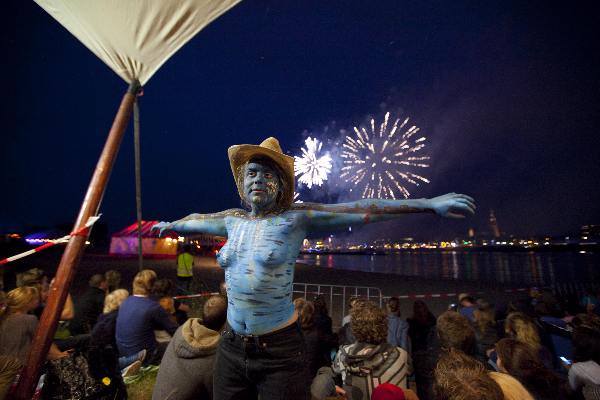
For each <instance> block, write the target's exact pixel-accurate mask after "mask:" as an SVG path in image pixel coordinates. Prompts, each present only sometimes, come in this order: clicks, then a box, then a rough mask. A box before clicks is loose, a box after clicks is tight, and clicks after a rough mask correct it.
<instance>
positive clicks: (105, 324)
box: [91, 289, 129, 350]
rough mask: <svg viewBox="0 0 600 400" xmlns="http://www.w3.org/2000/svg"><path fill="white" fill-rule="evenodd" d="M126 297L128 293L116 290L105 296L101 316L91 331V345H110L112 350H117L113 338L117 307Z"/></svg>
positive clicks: (123, 290)
mask: <svg viewBox="0 0 600 400" xmlns="http://www.w3.org/2000/svg"><path fill="white" fill-rule="evenodd" d="M127 297H129V292H128V291H127V290H125V289H117V290H115V291H113V292H110V293H109V294H108V295H106V298H105V299H104V309H103V310H102V314H101V315H100V316H99V317H98V322H96V325H94V328H93V329H92V340H91V343H92V344H94V345H96V346H108V345H110V346H112V348H113V349H115V350H116V349H117V341H116V338H115V330H116V325H117V315H118V313H119V307H120V306H121V304H122V303H123V302H124V301H125V299H126V298H127Z"/></svg>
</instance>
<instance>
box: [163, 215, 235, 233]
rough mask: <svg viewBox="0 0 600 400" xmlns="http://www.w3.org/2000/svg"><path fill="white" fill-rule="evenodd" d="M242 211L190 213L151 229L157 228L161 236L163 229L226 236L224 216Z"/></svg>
mask: <svg viewBox="0 0 600 400" xmlns="http://www.w3.org/2000/svg"><path fill="white" fill-rule="evenodd" d="M242 213H244V210H239V209H231V210H226V211H221V212H218V213H214V214H190V215H188V216H187V217H184V218H181V219H179V220H177V221H174V222H160V223H158V224H156V225H154V226H153V227H152V229H159V230H160V235H161V236H162V234H163V233H164V232H165V231H173V232H177V233H207V234H209V235H218V236H225V237H227V229H226V227H225V217H227V216H229V215H232V216H234V215H241V214H242Z"/></svg>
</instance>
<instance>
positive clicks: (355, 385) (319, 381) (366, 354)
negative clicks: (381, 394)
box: [311, 301, 412, 400]
mask: <svg viewBox="0 0 600 400" xmlns="http://www.w3.org/2000/svg"><path fill="white" fill-rule="evenodd" d="M350 316H351V324H352V331H353V333H354V335H355V336H356V341H355V342H354V343H352V344H350V345H343V346H340V350H339V351H338V353H337V355H336V357H335V360H334V361H333V368H332V371H331V373H330V372H329V371H323V368H321V369H320V370H319V373H318V375H317V376H316V377H315V379H314V380H313V383H312V385H311V394H312V395H313V396H314V397H316V398H318V399H323V398H325V397H327V396H333V395H335V393H336V392H337V393H341V392H345V393H346V394H347V395H348V396H351V397H350V398H351V399H352V400H362V399H364V400H368V399H370V398H371V395H372V391H373V389H374V388H376V387H377V386H378V385H380V384H382V383H392V384H394V385H396V386H398V387H400V388H402V389H406V388H407V387H408V375H410V374H411V373H412V366H411V362H410V356H409V355H408V352H407V351H406V350H404V349H402V348H400V347H396V346H392V345H390V344H388V343H386V340H387V334H388V327H387V316H386V315H385V312H384V311H383V310H381V309H380V308H379V307H377V306H376V305H375V304H373V303H372V302H368V301H366V302H364V303H362V304H360V305H355V306H353V307H352V310H351V311H350ZM336 376H341V380H342V385H343V387H342V388H339V387H337V388H336V387H335V386H334V385H333V383H332V380H333V381H335V378H336ZM332 388H333V391H332V390H331V389H332ZM340 389H342V390H340Z"/></svg>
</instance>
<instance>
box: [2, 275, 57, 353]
mask: <svg viewBox="0 0 600 400" xmlns="http://www.w3.org/2000/svg"><path fill="white" fill-rule="evenodd" d="M39 298H40V297H39V293H38V290H37V289H36V288H34V287H30V286H23V287H18V288H16V289H13V290H11V291H10V292H8V293H7V294H6V298H5V300H4V303H3V305H2V307H0V354H2V355H4V356H12V357H14V358H16V359H18V360H19V361H20V362H21V363H23V364H24V363H25V361H26V358H27V354H28V353H29V348H30V347H31V342H32V341H33V337H34V336H35V331H36V329H37V325H38V319H37V317H36V316H35V315H32V314H30V312H32V311H33V310H35V309H36V308H37V306H38V305H39ZM67 355H68V353H67V352H62V351H60V350H59V349H58V348H57V347H56V345H55V344H54V343H52V345H51V346H50V350H49V352H48V359H51V360H53V359H57V358H61V357H64V356H67Z"/></svg>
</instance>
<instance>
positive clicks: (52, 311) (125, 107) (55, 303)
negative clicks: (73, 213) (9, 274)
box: [14, 81, 140, 400]
mask: <svg viewBox="0 0 600 400" xmlns="http://www.w3.org/2000/svg"><path fill="white" fill-rule="evenodd" d="M139 89H140V85H139V83H138V82H137V81H136V82H134V83H132V84H131V85H130V86H129V90H128V91H127V93H126V94H125V95H124V96H123V100H122V101H121V105H120V107H119V110H118V111H117V115H116V117H115V120H114V122H113V124H112V127H111V128H110V132H109V133H108V138H107V139H106V143H105V144H104V149H103V150H102V154H101V155H100V159H99V160H98V164H97V165H96V169H95V171H94V175H93V176H92V179H91V181H90V184H89V186H88V190H87V193H86V195H85V198H84V199H83V203H82V204H81V209H80V211H79V216H78V217H77V222H75V226H74V228H73V231H76V230H78V229H81V228H83V227H84V226H85V223H86V222H87V220H88V219H89V217H92V216H94V215H96V214H97V212H98V209H99V207H100V202H101V201H102V196H103V195H104V190H105V189H106V185H107V183H108V179H109V177H110V172H111V170H112V167H113V164H114V162H115V159H116V158H117V154H118V152H119V147H120V145H121V141H122V139H123V135H124V133H125V129H126V128H127V123H128V122H129V117H130V115H131V110H132V107H133V103H134V101H135V98H136V95H137V93H138V91H139ZM88 235H89V231H88V232H87V233H85V234H82V235H77V236H73V237H71V239H70V240H69V243H67V247H66V248H65V252H64V253H63V255H62V258H61V260H60V264H59V265H58V270H57V271H56V277H55V280H54V285H53V286H52V287H51V288H50V293H49V295H48V300H47V302H46V307H45V308H44V312H43V313H42V316H41V318H40V322H39V324H38V328H37V331H36V333H35V337H34V338H33V342H32V344H31V349H30V350H29V354H28V355H27V361H26V362H25V367H24V368H23V370H22V371H21V378H20V379H19V383H18V384H17V388H16V390H15V393H14V396H15V398H16V399H19V400H29V399H31V398H32V396H33V393H34V391H35V388H36V385H37V382H38V379H39V376H40V369H41V367H42V364H43V363H44V361H45V360H46V355H47V354H48V349H49V348H50V344H51V343H52V338H53V337H54V333H55V331H56V327H57V325H58V321H59V318H60V314H61V312H62V309H63V307H64V305H65V301H66V299H67V295H68V293H69V288H70V286H71V283H72V282H73V278H74V277H75V272H76V270H77V265H78V264H79V260H80V259H81V256H82V254H83V249H84V247H85V242H86V240H87V238H88Z"/></svg>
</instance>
